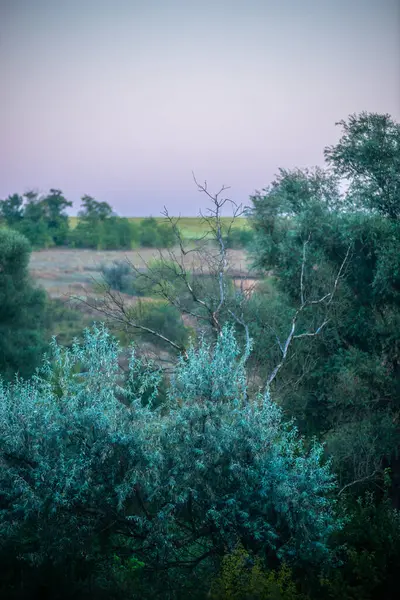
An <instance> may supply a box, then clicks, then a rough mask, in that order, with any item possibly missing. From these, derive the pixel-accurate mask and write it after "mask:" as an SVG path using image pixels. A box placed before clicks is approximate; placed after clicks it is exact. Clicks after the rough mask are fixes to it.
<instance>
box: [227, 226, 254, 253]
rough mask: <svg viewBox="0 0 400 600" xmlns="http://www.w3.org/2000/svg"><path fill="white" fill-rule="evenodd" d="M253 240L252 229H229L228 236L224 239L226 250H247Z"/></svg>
mask: <svg viewBox="0 0 400 600" xmlns="http://www.w3.org/2000/svg"><path fill="white" fill-rule="evenodd" d="M253 239H254V232H253V230H252V229H238V228H235V229H233V228H232V229H231V231H230V232H229V235H228V236H227V238H226V247H227V248H247V247H248V246H250V245H251V244H252V242H253Z"/></svg>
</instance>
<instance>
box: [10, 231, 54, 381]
mask: <svg viewBox="0 0 400 600" xmlns="http://www.w3.org/2000/svg"><path fill="white" fill-rule="evenodd" d="M29 255H30V247H29V243H28V240H27V239H26V238H24V237H23V236H22V235H20V234H18V233H16V232H14V231H9V230H7V229H4V228H0V374H1V376H2V377H4V378H6V379H12V378H13V377H14V376H15V374H19V375H20V376H23V377H29V376H30V375H32V374H33V372H34V370H35V368H36V367H37V366H38V365H39V364H40V362H41V356H42V354H43V352H44V351H45V349H46V337H47V331H46V330H47V319H46V296H45V293H44V292H43V291H42V290H40V289H37V288H35V287H34V285H33V283H32V282H31V280H30V278H29V274H28V262H29Z"/></svg>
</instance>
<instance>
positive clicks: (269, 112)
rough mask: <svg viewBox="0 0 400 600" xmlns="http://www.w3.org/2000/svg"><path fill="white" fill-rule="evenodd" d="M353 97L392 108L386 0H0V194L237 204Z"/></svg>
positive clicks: (320, 134)
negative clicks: (214, 192) (219, 197)
mask: <svg viewBox="0 0 400 600" xmlns="http://www.w3.org/2000/svg"><path fill="white" fill-rule="evenodd" d="M363 110H367V111H374V112H380V113H386V112H388V113H390V114H391V115H392V116H393V117H394V118H395V119H396V120H400V2H399V0H222V1H218V0H181V1H179V0H140V1H139V0H68V1H67V0H0V198H4V197H6V196H7V195H8V194H10V193H13V192H19V193H22V192H24V191H27V190H28V189H32V188H35V189H37V190H39V191H47V190H48V189H49V188H50V187H56V188H61V189H62V190H63V191H64V193H65V194H66V196H67V197H68V198H69V199H71V200H73V201H74V203H75V207H74V212H76V211H77V209H78V206H79V199H80V197H81V196H82V195H83V194H90V195H93V196H95V197H96V198H97V199H98V200H105V201H107V202H109V203H110V204H111V205H112V206H113V207H114V208H115V210H116V211H117V212H118V213H119V214H121V215H124V216H129V215H132V216H135V215H140V216H141V215H149V214H153V215H155V216H157V215H158V214H159V213H160V211H161V210H162V207H163V205H164V204H166V205H167V206H168V208H169V210H170V212H171V213H172V214H178V213H181V214H183V215H194V214H197V212H198V209H199V207H204V205H205V200H204V198H202V196H200V195H199V194H198V192H197V191H196V189H195V187H194V184H193V181H192V176H191V171H192V170H194V171H195V173H196V176H197V177H198V178H199V179H200V180H204V179H207V181H208V182H209V185H210V188H212V189H213V188H218V187H220V185H221V184H225V185H230V186H232V189H231V190H230V193H231V197H232V198H233V199H234V200H236V201H239V202H244V203H247V202H248V198H249V195H250V194H252V193H253V192H254V190H255V189H260V188H262V187H265V186H266V185H268V184H269V183H270V182H271V180H272V179H273V176H274V174H275V173H276V172H277V170H278V167H287V168H292V167H295V166H299V167H305V166H310V167H311V166H313V165H316V164H320V165H321V164H322V163H323V155H322V152H323V148H324V146H326V145H328V144H331V143H334V142H335V141H336V140H337V139H338V135H339V129H338V128H337V127H335V122H336V121H338V120H340V119H345V118H347V116H348V115H349V114H350V113H353V112H361V111H363Z"/></svg>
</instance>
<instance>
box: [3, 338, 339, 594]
mask: <svg viewBox="0 0 400 600" xmlns="http://www.w3.org/2000/svg"><path fill="white" fill-rule="evenodd" d="M120 352H121V351H120V348H119V346H118V344H117V342H116V341H115V339H113V338H112V337H110V335H109V333H108V332H107V331H106V330H105V329H104V328H94V329H93V330H91V331H87V332H86V334H85V339H84V342H83V343H82V344H78V343H76V344H75V345H74V346H73V348H72V349H70V350H67V349H62V348H60V347H59V346H58V345H57V344H56V343H55V342H54V344H53V347H52V354H51V356H49V358H48V360H47V362H46V363H45V365H44V367H43V369H42V370H41V371H40V373H38V375H37V376H35V378H33V379H32V380H31V381H29V382H25V383H24V382H22V381H17V382H15V383H13V384H12V385H9V386H2V387H1V388H0V439H1V444H0V463H1V469H0V490H1V492H0V506H1V511H0V534H1V537H0V539H1V543H0V549H1V552H2V555H3V556H4V558H6V557H7V555H8V556H10V553H11V555H12V556H14V557H15V558H16V556H20V557H21V559H22V560H23V561H24V562H23V564H25V565H26V567H25V568H23V570H22V580H24V577H27V576H28V575H27V572H28V565H29V564H31V565H32V564H33V565H36V567H35V568H40V565H46V566H47V567H46V575H45V576H46V579H47V581H48V582H49V584H50V583H51V579H52V573H54V569H55V568H56V566H57V564H58V565H61V568H62V570H63V571H64V572H65V573H67V574H68V573H69V574H71V577H72V574H73V573H74V572H76V570H77V569H78V568H79V570H80V572H86V577H87V578H89V577H92V576H93V575H94V574H95V573H96V569H97V568H98V566H99V564H101V563H102V562H103V563H104V562H106V561H107V560H108V561H110V559H111V558H112V557H113V556H114V555H115V554H116V555H117V556H121V557H122V559H126V558H129V557H132V556H133V557H136V558H137V559H138V561H140V562H141V563H142V564H144V577H147V579H146V581H147V585H148V590H147V592H148V595H149V597H154V596H153V595H152V592H153V591H154V586H155V585H156V584H157V586H159V588H161V589H164V591H165V589H166V587H167V588H170V585H171V583H172V581H174V582H175V586H178V587H179V586H182V585H186V586H187V585H188V581H187V574H188V573H190V574H191V575H190V577H191V583H192V584H193V578H194V580H195V581H197V582H198V585H200V587H204V586H205V585H207V581H202V577H203V576H204V573H205V572H204V570H202V569H204V568H205V567H206V566H207V565H208V567H207V568H208V570H209V573H211V574H212V573H213V572H214V567H213V564H214V563H213V561H214V560H217V559H218V557H222V556H223V555H224V554H225V552H226V549H231V550H233V549H234V548H235V547H236V545H237V543H240V544H242V545H243V546H244V547H246V548H247V549H248V550H249V551H252V552H253V553H255V554H256V555H257V556H259V557H260V559H261V560H262V561H263V563H264V564H265V565H266V566H267V567H273V566H275V565H279V564H280V563H281V561H283V560H285V562H287V563H288V564H291V565H294V566H295V565H300V564H308V565H313V566H314V567H315V568H319V566H320V565H321V564H322V563H325V562H326V561H329V557H330V550H329V545H328V540H329V536H330V534H331V533H332V532H333V531H335V530H337V529H338V528H340V522H338V521H337V520H336V517H335V512H334V506H335V503H334V500H333V499H332V498H331V493H332V491H333V490H334V488H335V482H334V477H333V476H332V474H331V473H330V468H329V465H328V464H325V463H324V461H323V458H322V454H323V449H322V447H321V446H320V445H319V444H317V443H313V444H312V445H311V446H310V445H306V444H305V443H304V441H303V440H302V439H301V438H300V437H299V436H298V433H297V431H296V429H295V428H294V427H293V425H291V424H289V425H287V424H285V423H284V421H283V416H282V413H281V411H280V409H279V408H278V407H277V406H276V404H274V403H272V402H270V401H269V400H268V398H267V397H266V396H262V395H261V396H260V395H257V396H255V397H254V398H251V399H250V398H249V397H248V394H247V390H246V374H245V368H244V367H245V362H246V359H247V357H246V355H243V354H242V353H241V351H240V348H239V346H238V344H237V343H236V341H235V337H234V335H233V332H232V330H231V329H230V328H229V327H224V328H223V329H222V331H221V335H220V336H219V338H218V340H217V342H216V343H215V344H211V345H210V344H208V343H206V342H205V341H203V342H201V343H200V345H199V346H198V347H194V346H192V347H190V348H189V350H188V356H187V359H183V358H182V360H180V362H179V364H178V365H177V367H176V369H175V372H174V375H173V377H172V379H171V383H170V386H169V391H168V406H167V407H164V409H163V410H153V409H152V406H151V403H150V404H147V405H146V406H143V403H142V401H141V397H140V389H145V388H146V381H148V378H150V380H151V382H152V385H153V386H154V371H151V372H146V370H144V371H143V370H140V369H137V368H136V357H135V354H132V357H131V360H130V369H129V373H128V374H127V376H124V374H123V372H122V371H121V367H120V363H119V359H120ZM139 373H140V377H141V382H142V384H143V385H142V387H141V386H138V383H139V381H138V376H139ZM131 381H132V383H133V384H134V385H133V386H130V385H129V384H130V382H131ZM138 392H139V394H138ZM133 394H135V395H133ZM137 394H138V395H137ZM17 398H18V402H16V399H17ZM165 408H167V410H166V409H165ZM8 560H9V559H8ZM91 561H92V562H91ZM93 561H94V566H93ZM3 564H4V563H3V562H2V565H3ZM198 569H200V571H199V579H197V578H196V573H197V570H198ZM24 571H25V572H24ZM182 576H183V583H182ZM20 577H21V574H20ZM151 585H152V586H153V589H152V588H151V587H150V586H151ZM170 589H171V588H170ZM132 591H133V593H134V592H135V590H132ZM141 597H143V596H141ZM174 597H176V596H174Z"/></svg>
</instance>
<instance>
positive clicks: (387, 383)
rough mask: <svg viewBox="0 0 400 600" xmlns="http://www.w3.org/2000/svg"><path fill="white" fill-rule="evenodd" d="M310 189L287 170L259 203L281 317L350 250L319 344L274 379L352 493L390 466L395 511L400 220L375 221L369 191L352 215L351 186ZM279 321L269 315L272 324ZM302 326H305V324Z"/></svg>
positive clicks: (315, 289) (259, 230) (265, 261)
mask: <svg viewBox="0 0 400 600" xmlns="http://www.w3.org/2000/svg"><path fill="white" fill-rule="evenodd" d="M372 121H373V122H375V118H373V119H372ZM363 122H364V121H363ZM385 122H386V121H385ZM340 144H341V143H339V147H340ZM356 146H357V148H358V145H356ZM335 156H338V155H337V154H336V155H335ZM393 157H394V155H393ZM343 160H344V159H343ZM371 160H372V159H371ZM393 160H394V164H392V166H391V167H390V168H389V166H390V165H389V161H388V162H387V163H386V168H387V170H388V172H389V171H390V170H391V169H392V170H395V168H396V160H397V159H395V157H394V158H393ZM343 164H344V163H343ZM343 168H344V166H343ZM349 168H350V167H349ZM324 177H325V178H326V180H328V179H329V178H330V177H331V175H330V174H329V173H327V174H326V175H325V176H324ZM333 177H337V175H336V174H335V175H334V176H333ZM307 180H310V182H309V185H304V183H307ZM299 181H300V182H302V185H301V186H300V185H299ZM363 181H364V180H363ZM314 183H315V174H314V173H312V172H303V173H302V174H300V173H299V171H295V172H290V171H286V172H282V171H281V174H280V176H279V177H278V178H277V180H276V181H275V182H274V184H273V185H272V186H271V188H269V189H266V190H264V193H258V194H256V196H255V197H254V198H253V208H252V213H251V214H252V219H253V223H254V226H255V229H256V252H255V254H254V256H255V260H256V263H257V265H258V266H259V268H261V269H263V270H273V272H274V275H275V278H276V279H275V281H276V285H277V287H278V290H279V292H280V294H281V295H282V298H283V301H282V303H281V306H282V308H281V309H280V308H279V306H276V311H277V312H278V314H279V311H280V310H284V311H285V314H290V312H289V313H288V312H287V311H288V309H289V311H296V310H297V309H296V307H298V303H299V297H300V290H299V286H298V281H299V279H300V278H302V277H304V281H305V282H306V286H307V288H306V292H305V293H306V296H307V297H308V299H309V301H311V303H314V302H315V300H317V299H318V298H320V297H321V296H323V295H324V286H325V285H326V283H325V282H326V281H329V280H332V281H334V279H335V273H338V271H339V270H340V268H341V267H340V265H341V264H343V259H344V257H345V256H346V253H347V252H348V249H349V248H350V253H349V260H348V261H346V265H345V266H346V268H345V269H344V271H343V272H342V285H341V287H340V290H338V292H337V293H336V294H335V298H334V301H333V302H332V303H331V311H330V315H329V320H328V322H327V323H326V325H325V326H324V328H323V330H322V331H321V332H320V335H319V336H318V337H316V338H315V340H308V341H307V343H304V344H302V343H299V344H298V345H297V348H296V358H295V360H291V361H286V363H285V365H284V368H283V369H282V370H281V378H280V379H278V380H276V383H275V385H276V388H275V397H276V398H277V399H278V400H279V401H280V402H281V403H282V404H283V406H284V407H285V408H286V410H288V411H289V414H291V415H293V416H294V417H296V419H297V422H298V424H299V426H300V428H301V430H302V431H303V432H305V433H308V434H316V435H318V436H323V437H324V439H325V440H326V441H327V442H328V450H329V451H330V452H331V453H332V456H333V458H334V461H335V468H336V469H337V471H338V472H339V475H340V481H341V484H342V485H343V486H344V485H348V484H349V483H354V491H355V493H357V492H358V491H359V490H360V487H363V486H366V485H367V486H368V485H371V484H372V485H373V486H374V484H375V483H379V480H380V479H381V478H382V472H383V469H384V468H385V466H387V465H388V464H390V465H391V466H392V468H393V473H392V477H393V485H394V488H393V491H392V498H393V501H394V502H395V504H396V505H398V503H399V497H400V496H399V489H400V488H399V474H398V472H397V471H398V467H396V464H397V463H396V459H395V454H396V451H397V447H398V443H399V433H400V432H399V430H398V424H397V422H398V421H397V415H398V410H399V403H398V398H399V397H400V396H399V393H400V387H399V385H400V377H399V373H400V371H399V343H400V338H399V336H398V333H397V332H398V331H399V318H400V317H399V311H398V291H399V278H398V256H399V253H400V230H399V223H398V220H396V219H395V218H388V217H389V216H393V215H388V214H387V213H385V210H386V209H385V210H384V209H383V204H382V205H381V206H382V210H380V213H379V214H377V211H375V212H371V210H370V208H371V204H370V200H368V198H367V197H366V194H367V192H368V190H369V192H368V193H370V192H371V194H372V188H370V187H369V188H367V187H364V188H363V190H364V191H363V194H361V193H360V194H359V196H358V198H359V200H360V202H361V200H362V199H363V201H364V204H363V205H359V206H358V209H357V210H356V209H352V208H351V206H352V200H353V197H354V193H355V192H354V188H353V190H351V189H350V191H349V192H348V194H345V195H344V196H343V197H340V196H339V201H338V196H337V193H336V190H335V188H332V192H329V194H328V195H327V197H325V195H324V194H322V193H319V194H315V193H312V190H314V189H315V185H314ZM354 185H355V184H354ZM360 185H361V184H360ZM363 185H365V186H366V183H365V182H364V183H363ZM368 185H370V183H368ZM371 185H372V184H371ZM360 189H361V188H360ZM391 189H392V188H391ZM393 189H394V188H393ZM331 193H332V196H333V197H332V198H330V194H331ZM376 198H377V196H375V199H376ZM382 198H383V196H381V199H382ZM393 198H394V196H393ZM382 201H383V200H382ZM374 202H375V200H374ZM288 206H289V207H293V209H292V211H291V212H290V211H289V210H288ZM376 206H377V205H376ZM385 206H386V205H385ZM359 209H363V210H359ZM305 248H306V249H307V252H306V261H304V249H305ZM302 257H303V258H302ZM307 310H308V309H307ZM323 310H324V308H323V307H322V306H321V305H315V304H314V307H313V311H314V317H311V316H310V315H309V314H308V318H316V319H317V321H316V325H317V324H318V323H321V319H322V322H324V317H323V314H322V311H323ZM303 316H307V311H306V313H305V315H303ZM274 318H275V319H276V316H274V315H271V313H270V323H271V322H273V320H274ZM277 320H278V321H279V320H282V318H281V317H278V319H277ZM299 325H300V327H303V326H304V325H303V323H302V321H301V319H300V321H299ZM315 330H316V328H315V327H314V331H315ZM303 341H305V340H303ZM256 343H257V342H256ZM291 382H292V384H291Z"/></svg>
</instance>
